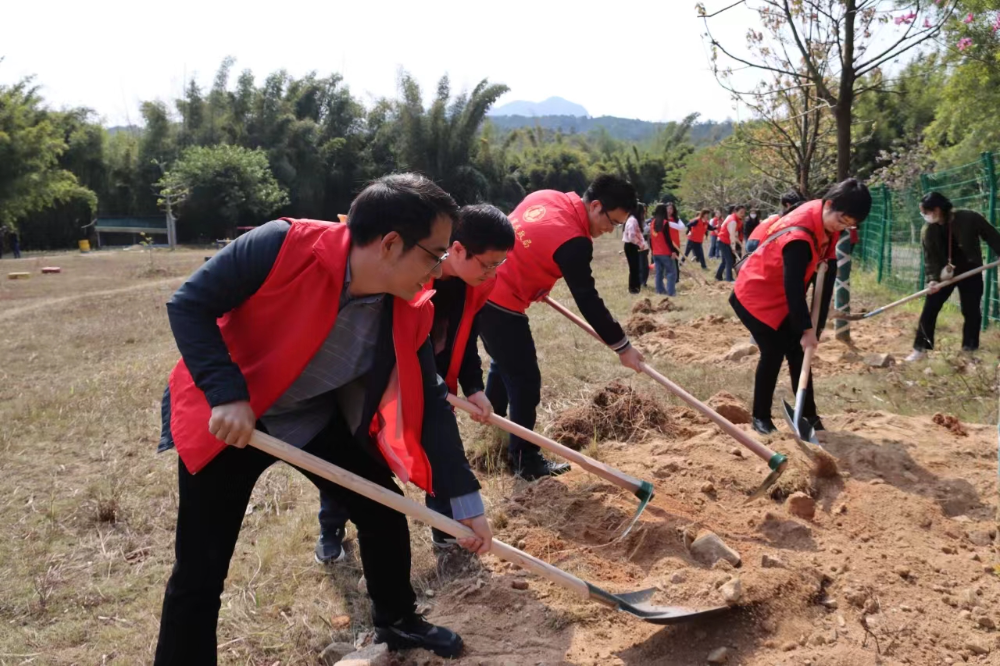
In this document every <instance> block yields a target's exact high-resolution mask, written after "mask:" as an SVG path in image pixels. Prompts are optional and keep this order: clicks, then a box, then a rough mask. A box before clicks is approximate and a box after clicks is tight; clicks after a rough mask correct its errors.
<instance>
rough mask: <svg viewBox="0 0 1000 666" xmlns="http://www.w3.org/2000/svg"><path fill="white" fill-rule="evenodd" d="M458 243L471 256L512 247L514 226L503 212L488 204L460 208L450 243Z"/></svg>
mask: <svg viewBox="0 0 1000 666" xmlns="http://www.w3.org/2000/svg"><path fill="white" fill-rule="evenodd" d="M455 241H458V242H459V243H461V244H462V245H463V246H464V247H465V249H466V250H467V251H468V253H469V254H470V255H472V256H476V255H478V254H482V253H484V252H489V251H490V250H503V251H504V252H509V251H510V250H511V248H513V247H514V225H512V224H511V223H510V220H508V219H507V216H506V215H504V214H503V211H502V210H500V209H499V208H497V207H496V206H491V205H489V204H476V205H474V206H462V208H461V209H459V211H458V222H456V223H455V226H454V227H452V229H451V242H452V243H454V242H455Z"/></svg>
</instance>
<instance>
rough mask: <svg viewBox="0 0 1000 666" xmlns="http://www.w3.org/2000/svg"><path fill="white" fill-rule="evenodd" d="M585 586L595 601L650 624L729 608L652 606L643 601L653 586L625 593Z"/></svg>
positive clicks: (682, 620)
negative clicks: (612, 592) (614, 592)
mask: <svg viewBox="0 0 1000 666" xmlns="http://www.w3.org/2000/svg"><path fill="white" fill-rule="evenodd" d="M587 588H588V589H589V590H590V597H591V598H592V599H594V600H595V601H599V602H601V603H603V604H606V605H609V606H614V607H615V608H617V609H618V610H622V611H625V612H626V613H629V614H630V615H634V616H635V617H637V618H639V619H641V620H645V621H646V622H649V623H651V624H679V623H681V622H690V621H691V620H698V619H701V618H703V617H709V616H711V615H717V614H719V613H723V612H725V611H728V610H729V607H728V606H715V607H712V608H688V607H686V606H652V605H650V604H647V603H645V602H646V600H647V599H649V598H650V597H652V596H653V593H655V592H656V591H657V590H656V588H655V587H653V588H650V589H648V590H639V591H638V592H627V593H625V594H611V593H610V592H606V591H605V590H602V589H601V588H599V587H597V586H595V585H592V584H590V583H587Z"/></svg>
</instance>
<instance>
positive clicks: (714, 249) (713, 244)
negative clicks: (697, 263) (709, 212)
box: [708, 208, 724, 259]
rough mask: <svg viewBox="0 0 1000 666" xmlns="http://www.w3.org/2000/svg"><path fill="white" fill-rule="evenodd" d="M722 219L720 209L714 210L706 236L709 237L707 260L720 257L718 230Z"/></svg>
mask: <svg viewBox="0 0 1000 666" xmlns="http://www.w3.org/2000/svg"><path fill="white" fill-rule="evenodd" d="M723 219H724V218H723V215H722V209H721V208H716V209H715V214H714V217H712V219H711V220H709V221H708V230H709V231H708V235H709V236H711V241H710V242H709V245H708V258H709V259H718V258H720V256H721V255H720V254H719V228H720V227H721V226H722V220H723Z"/></svg>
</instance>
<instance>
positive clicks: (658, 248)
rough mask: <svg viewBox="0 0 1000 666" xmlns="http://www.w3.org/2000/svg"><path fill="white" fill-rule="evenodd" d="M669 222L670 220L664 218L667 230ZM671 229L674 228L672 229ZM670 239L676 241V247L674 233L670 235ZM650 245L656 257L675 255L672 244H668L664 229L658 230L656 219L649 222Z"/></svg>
mask: <svg viewBox="0 0 1000 666" xmlns="http://www.w3.org/2000/svg"><path fill="white" fill-rule="evenodd" d="M669 224H670V221H669V220H663V229H664V230H666V229H667V228H668V227H667V225H669ZM671 231H673V230H672V229H671ZM670 240H671V241H672V242H674V247H677V242H676V241H674V240H673V233H671V235H670ZM649 246H650V248H651V249H652V251H653V256H654V257H669V256H672V255H673V253H672V252H671V251H670V246H669V245H667V237H666V236H665V235H664V234H663V232H662V231H661V232H659V233H657V231H656V220H653V221H652V222H650V223H649Z"/></svg>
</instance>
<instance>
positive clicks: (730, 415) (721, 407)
mask: <svg viewBox="0 0 1000 666" xmlns="http://www.w3.org/2000/svg"><path fill="white" fill-rule="evenodd" d="M708 406H709V407H711V408H712V409H714V410H715V411H717V412H719V414H721V415H722V417H723V418H725V419H726V420H727V421H729V422H730V423H735V424H737V425H739V424H740V423H750V412H749V410H747V408H746V407H745V406H744V405H743V401H742V400H740V399H739V398H737V397H736V396H734V395H733V394H732V393H727V392H725V391H719V392H718V393H716V394H715V395H713V396H712V397H711V398H709V399H708Z"/></svg>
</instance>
